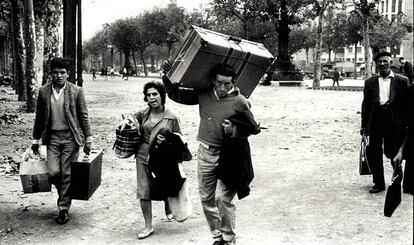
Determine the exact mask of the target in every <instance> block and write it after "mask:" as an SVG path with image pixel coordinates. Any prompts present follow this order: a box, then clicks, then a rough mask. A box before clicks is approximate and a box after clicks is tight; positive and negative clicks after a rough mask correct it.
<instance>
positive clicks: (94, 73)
mask: <svg viewBox="0 0 414 245" xmlns="http://www.w3.org/2000/svg"><path fill="white" fill-rule="evenodd" d="M92 80H94V81H95V80H96V68H95V66H94V67H92Z"/></svg>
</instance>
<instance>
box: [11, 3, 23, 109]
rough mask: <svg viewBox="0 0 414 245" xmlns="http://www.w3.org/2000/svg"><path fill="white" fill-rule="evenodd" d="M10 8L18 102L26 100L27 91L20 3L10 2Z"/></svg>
mask: <svg viewBox="0 0 414 245" xmlns="http://www.w3.org/2000/svg"><path fill="white" fill-rule="evenodd" d="M11 6H12V22H13V39H14V41H13V50H14V53H13V61H14V77H15V80H16V81H15V83H16V84H15V85H16V86H15V90H16V93H17V95H18V97H17V100H18V101H25V100H27V92H26V91H27V89H26V80H25V77H24V63H25V62H24V61H25V60H24V59H25V57H24V46H23V37H22V28H21V25H20V23H22V21H21V18H22V14H21V12H20V9H21V1H20V0H16V1H11Z"/></svg>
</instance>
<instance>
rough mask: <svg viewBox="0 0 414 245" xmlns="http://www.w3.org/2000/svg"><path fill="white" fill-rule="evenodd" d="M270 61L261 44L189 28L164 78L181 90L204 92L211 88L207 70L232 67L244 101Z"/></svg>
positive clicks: (268, 54)
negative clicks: (217, 67)
mask: <svg viewBox="0 0 414 245" xmlns="http://www.w3.org/2000/svg"><path fill="white" fill-rule="evenodd" d="M272 60H273V56H272V54H271V53H270V52H269V51H268V50H267V49H266V48H265V47H264V46H263V44H261V43H256V42H251V41H248V40H244V39H240V38H237V37H232V36H228V35H224V34H221V33H218V32H214V31H211V30H207V29H203V28H200V27H197V26H191V28H190V32H189V33H188V35H187V37H186V39H185V41H184V42H183V44H182V46H181V48H180V50H179V52H178V53H177V55H176V57H175V59H174V60H173V63H172V68H171V70H170V71H169V72H168V74H167V77H168V78H169V79H170V80H171V81H172V82H173V83H179V84H180V85H181V86H184V87H188V88H196V89H205V88H207V87H208V86H209V85H210V84H211V78H210V76H209V74H210V71H211V69H212V68H213V67H214V66H215V65H217V64H220V63H226V64H229V65H232V66H233V67H234V69H235V72H236V86H237V87H238V88H239V89H240V92H241V93H242V94H243V95H244V96H246V97H247V98H248V97H249V96H250V95H251V93H252V92H253V90H254V89H255V88H256V86H257V84H258V83H259V81H260V79H261V77H262V76H263V75H264V74H265V72H266V70H267V68H268V67H269V65H270V63H271V61H272Z"/></svg>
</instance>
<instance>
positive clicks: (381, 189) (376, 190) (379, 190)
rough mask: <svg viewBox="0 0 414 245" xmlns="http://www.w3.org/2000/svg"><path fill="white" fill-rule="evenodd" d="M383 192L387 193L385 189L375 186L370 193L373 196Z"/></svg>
mask: <svg viewBox="0 0 414 245" xmlns="http://www.w3.org/2000/svg"><path fill="white" fill-rule="evenodd" d="M381 191H385V187H382V186H376V185H374V186H373V187H371V189H369V193H371V194H374V193H378V192H381Z"/></svg>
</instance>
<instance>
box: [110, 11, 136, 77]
mask: <svg viewBox="0 0 414 245" xmlns="http://www.w3.org/2000/svg"><path fill="white" fill-rule="evenodd" d="M133 23H134V22H133V20H132V18H127V19H119V20H116V21H115V22H113V23H112V24H111V27H110V30H109V31H108V35H109V40H110V42H111V43H112V44H113V45H114V46H115V47H116V48H117V49H118V50H120V51H122V52H123V53H124V55H125V63H124V67H126V68H127V69H129V68H131V50H132V49H133V48H134V46H135V42H136V40H135V39H134V35H131V34H132V33H134V32H135V31H136V28H137V26H134V24H133Z"/></svg>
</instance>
